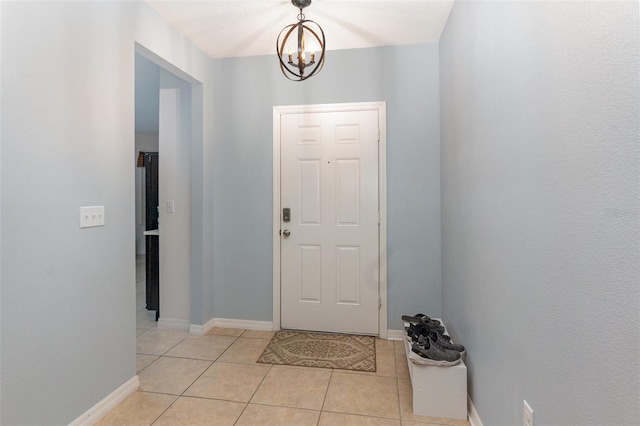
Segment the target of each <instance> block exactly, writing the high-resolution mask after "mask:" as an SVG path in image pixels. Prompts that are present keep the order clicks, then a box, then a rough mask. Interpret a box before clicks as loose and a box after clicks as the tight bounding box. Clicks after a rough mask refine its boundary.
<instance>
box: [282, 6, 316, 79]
mask: <svg viewBox="0 0 640 426" xmlns="http://www.w3.org/2000/svg"><path fill="white" fill-rule="evenodd" d="M291 4H293V5H294V6H295V7H297V8H298V9H300V13H299V14H298V22H297V23H295V24H291V25H287V26H286V27H284V28H283V29H282V31H280V34H279V35H278V39H277V40H276V52H277V53H278V59H279V60H280V70H281V71H282V74H284V76H285V77H287V78H288V79H289V80H293V81H304V80H306V79H308V78H309V77H312V76H314V75H315V74H317V73H318V72H320V70H321V69H322V67H323V66H324V44H325V40H324V31H322V28H321V27H320V25H318V24H317V23H316V22H314V21H311V20H308V19H305V17H304V14H303V13H302V9H304V8H305V7H307V6H309V5H310V4H311V0H291ZM294 32H295V34H294ZM291 35H294V37H290V36H291ZM305 37H306V39H307V43H308V44H307V46H305ZM309 42H310V43H309ZM305 47H306V48H310V50H309V51H307V50H306V48H305ZM285 48H286V49H287V51H286V58H287V60H285V59H284V58H285ZM316 49H317V50H318V51H319V52H320V57H319V58H317V60H316V52H315V51H316ZM294 54H295V55H294Z"/></svg>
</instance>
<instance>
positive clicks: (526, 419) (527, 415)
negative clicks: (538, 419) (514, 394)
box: [523, 401, 533, 426]
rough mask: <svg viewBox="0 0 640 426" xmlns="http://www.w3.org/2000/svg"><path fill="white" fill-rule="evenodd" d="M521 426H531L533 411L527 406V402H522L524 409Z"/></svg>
mask: <svg viewBox="0 0 640 426" xmlns="http://www.w3.org/2000/svg"><path fill="white" fill-rule="evenodd" d="M523 414H524V416H523V425H524V426H533V409H532V408H531V406H530V405H529V403H528V402H527V401H524V409H523Z"/></svg>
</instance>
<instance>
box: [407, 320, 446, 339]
mask: <svg viewBox="0 0 640 426" xmlns="http://www.w3.org/2000/svg"><path fill="white" fill-rule="evenodd" d="M406 330H407V340H408V341H409V342H417V341H418V339H419V338H420V336H428V335H429V334H430V333H431V332H433V331H437V332H439V333H440V334H442V335H444V327H443V326H441V325H438V326H430V325H427V324H409V327H407V329H406Z"/></svg>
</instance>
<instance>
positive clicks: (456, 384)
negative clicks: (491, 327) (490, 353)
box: [402, 323, 467, 420]
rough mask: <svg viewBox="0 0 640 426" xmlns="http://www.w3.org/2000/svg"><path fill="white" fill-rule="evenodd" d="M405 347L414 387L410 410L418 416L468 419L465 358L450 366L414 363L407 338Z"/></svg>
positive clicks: (406, 324) (406, 325)
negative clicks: (410, 355) (411, 408)
mask: <svg viewBox="0 0 640 426" xmlns="http://www.w3.org/2000/svg"><path fill="white" fill-rule="evenodd" d="M404 327H405V337H404V339H402V340H403V342H404V351H405V355H406V358H407V364H408V365H409V375H410V376H411V387H412V388H413V414H417V415H419V416H431V417H445V418H450V419H461V420H466V419H467V366H466V365H465V364H464V360H462V361H460V363H459V364H456V365H453V366H450V367H440V366H436V365H420V364H414V363H413V362H411V360H410V359H409V353H410V352H411V344H410V343H409V342H408V341H407V338H406V329H407V328H408V327H409V324H408V323H405V324H404Z"/></svg>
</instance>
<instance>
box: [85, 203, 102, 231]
mask: <svg viewBox="0 0 640 426" xmlns="http://www.w3.org/2000/svg"><path fill="white" fill-rule="evenodd" d="M94 226H104V206H87V207H80V228H92V227H94Z"/></svg>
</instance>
